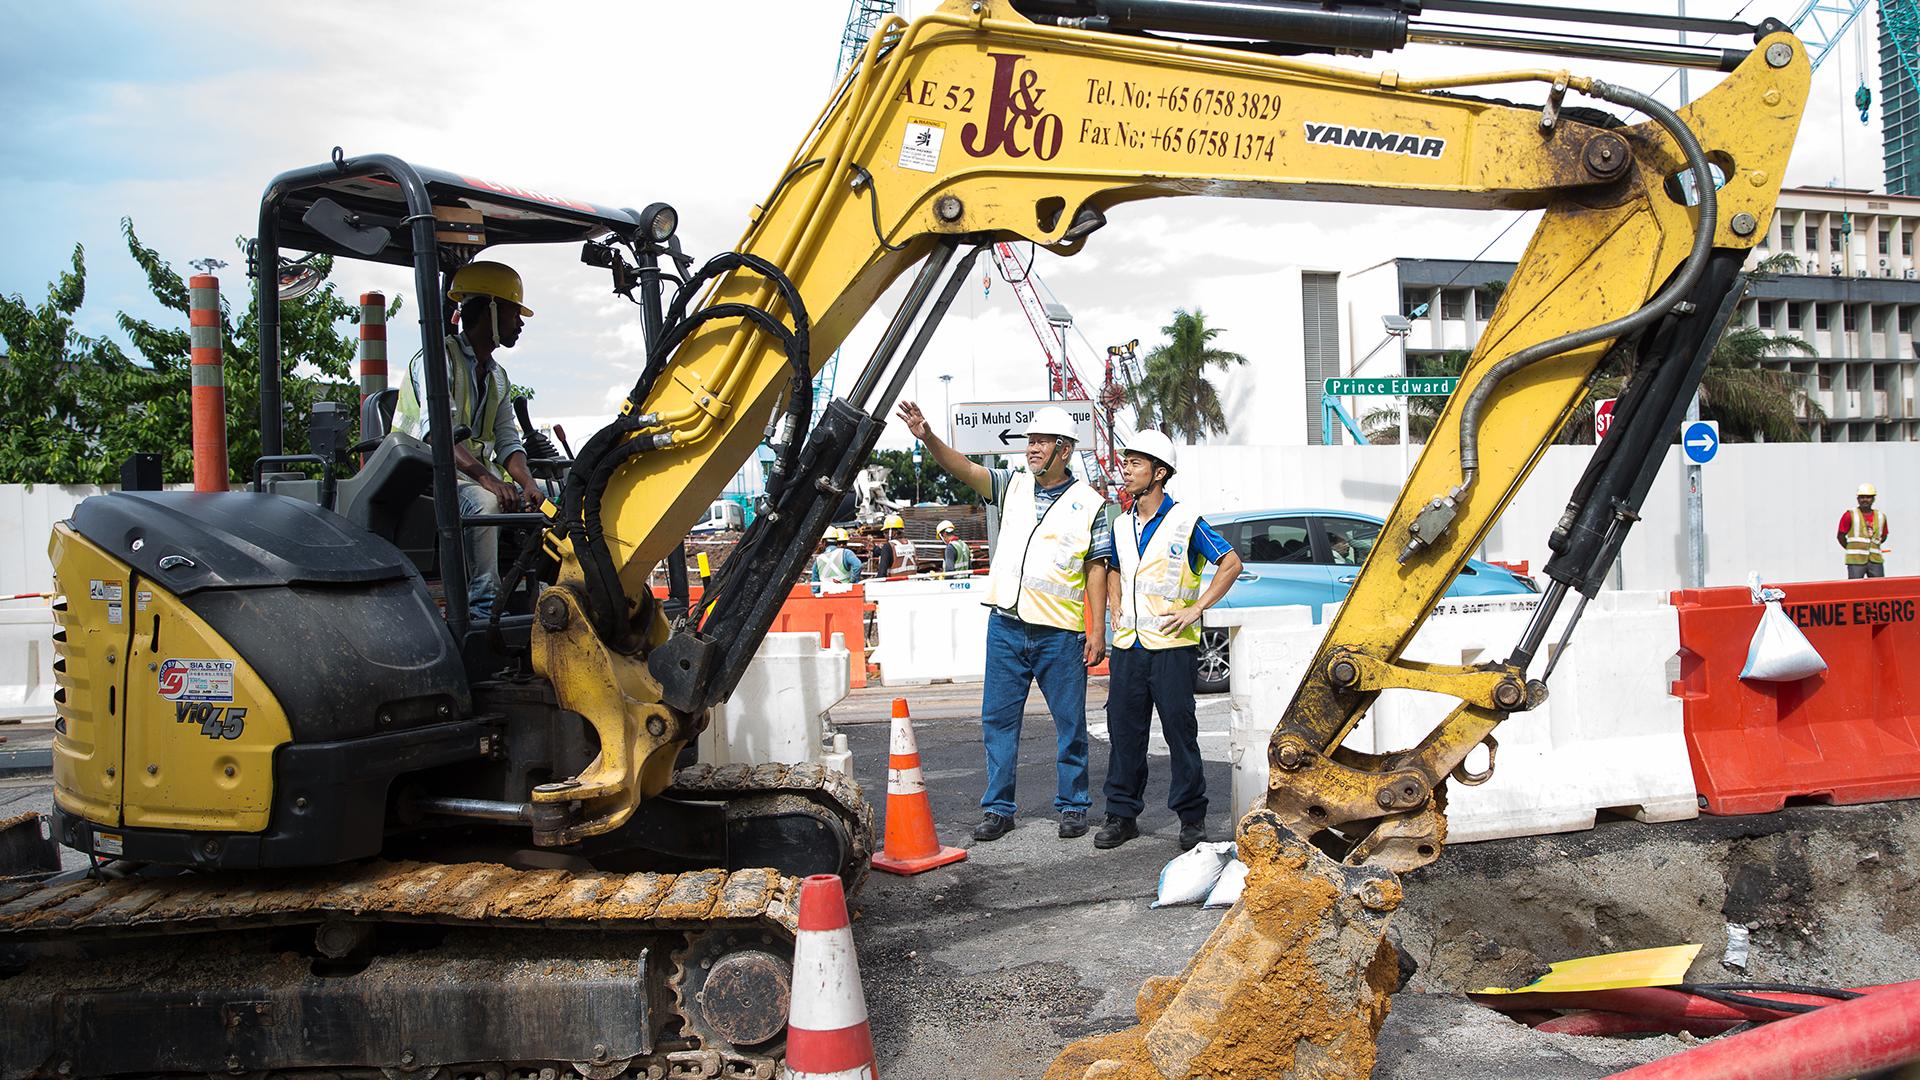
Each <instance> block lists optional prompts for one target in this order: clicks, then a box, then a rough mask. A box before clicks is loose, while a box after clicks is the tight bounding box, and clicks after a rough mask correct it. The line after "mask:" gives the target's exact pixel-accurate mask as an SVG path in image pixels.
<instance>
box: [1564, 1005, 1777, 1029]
mask: <svg viewBox="0 0 1920 1080" xmlns="http://www.w3.org/2000/svg"><path fill="white" fill-rule="evenodd" d="M1745 1022H1746V1021H1744V1020H1731V1019H1726V1020H1718V1019H1707V1018H1705V1017H1699V1016H1693V1017H1686V1016H1636V1015H1634V1014H1632V1013H1617V1012H1605V1011H1602V1010H1600V1009H1587V1010H1584V1011H1581V1012H1573V1013H1568V1014H1567V1015H1565V1016H1558V1017H1555V1018H1553V1019H1552V1020H1548V1021H1545V1022H1543V1023H1539V1024H1535V1025H1534V1026H1533V1027H1534V1030H1535V1031H1547V1032H1552V1033H1553V1034H1555V1035H1641V1034H1645V1033H1648V1032H1664V1033H1666V1034H1669V1035H1673V1034H1677V1033H1679V1032H1682V1031H1684V1032H1687V1033H1688V1034H1691V1035H1724V1034H1726V1033H1727V1032H1728V1031H1730V1030H1732V1029H1733V1028H1736V1027H1739V1026H1740V1025H1741V1024H1743V1023H1745Z"/></svg>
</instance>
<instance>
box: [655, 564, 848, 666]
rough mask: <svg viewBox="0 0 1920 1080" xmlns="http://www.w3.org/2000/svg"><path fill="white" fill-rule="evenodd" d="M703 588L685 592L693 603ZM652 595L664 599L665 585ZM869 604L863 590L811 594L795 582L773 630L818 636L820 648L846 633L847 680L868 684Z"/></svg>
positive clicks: (805, 587) (665, 594) (692, 588)
mask: <svg viewBox="0 0 1920 1080" xmlns="http://www.w3.org/2000/svg"><path fill="white" fill-rule="evenodd" d="M702 593H703V590H702V589H701V588H700V586H698V585H690V586H689V587H688V590H687V595H688V597H689V599H690V600H691V601H692V602H693V603H696V604H697V603H699V601H700V597H701V595H702ZM653 595H654V596H656V597H658V598H660V599H662V600H664V599H666V596H667V588H666V586H664V585H655V586H654V587H653ZM870 606H871V605H869V604H868V603H867V594H866V591H865V590H864V589H861V588H860V587H859V586H857V585H856V586H854V587H853V588H852V589H849V590H848V591H846V592H843V593H827V594H826V595H823V596H815V595H813V589H812V588H810V587H808V586H806V585H795V586H794V587H793V591H792V592H791V593H789V594H788V595H787V602H786V603H784V604H782V605H780V611H779V613H778V614H776V615H775V616H774V617H773V626H772V627H771V628H770V629H771V631H772V632H773V633H778V634H803V633H815V634H819V635H820V647H821V648H823V649H825V648H829V647H831V646H832V645H833V635H835V634H845V635H846V639H847V651H848V652H849V653H851V654H852V656H851V657H849V665H850V667H851V671H850V673H849V674H850V682H849V685H851V686H853V687H856V688H858V687H862V686H865V685H867V627H866V618H865V612H866V609H867V608H869V607H870Z"/></svg>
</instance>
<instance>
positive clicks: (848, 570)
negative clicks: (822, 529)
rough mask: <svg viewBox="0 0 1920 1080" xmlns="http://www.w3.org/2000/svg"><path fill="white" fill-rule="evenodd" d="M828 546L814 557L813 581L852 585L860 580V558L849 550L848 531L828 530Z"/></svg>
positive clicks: (839, 529) (840, 529)
mask: <svg viewBox="0 0 1920 1080" xmlns="http://www.w3.org/2000/svg"><path fill="white" fill-rule="evenodd" d="M826 540H827V546H826V548H825V550H823V551H821V552H820V554H818V555H815V556H814V557H813V580H814V581H816V582H820V583H822V584H832V585H851V584H853V583H854V582H856V581H859V580H860V556H858V555H855V554H854V553H853V552H851V551H848V550H847V530H845V529H842V528H837V527H836V528H831V529H828V530H827V537H826Z"/></svg>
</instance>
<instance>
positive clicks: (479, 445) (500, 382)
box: [394, 334, 510, 479]
mask: <svg viewBox="0 0 1920 1080" xmlns="http://www.w3.org/2000/svg"><path fill="white" fill-rule="evenodd" d="M446 350H447V369H448V373H449V374H450V375H451V377H452V381H453V386H452V389H453V417H452V419H453V426H454V427H459V426H461V425H462V424H464V425H466V426H467V427H468V428H469V429H470V434H469V436H468V438H467V440H466V442H464V443H462V444H461V445H463V446H465V447H466V448H467V452H468V453H470V454H472V455H473V456H474V458H475V459H476V460H477V461H479V462H480V464H482V465H484V466H486V467H487V469H488V470H489V471H491V472H492V473H493V474H494V475H495V476H498V477H500V478H502V479H505V478H506V475H507V472H506V470H505V469H504V468H502V467H501V465H500V463H499V462H497V461H495V460H494V453H493V435H494V431H493V426H494V419H495V418H496V417H498V416H499V415H500V405H501V403H502V402H504V401H506V399H507V387H508V386H509V385H510V383H509V382H508V379H507V373H506V371H505V369H503V368H502V367H501V366H500V365H499V364H498V363H495V364H493V365H492V366H491V367H489V368H488V369H487V378H486V386H485V387H484V388H483V389H482V390H481V391H480V392H479V393H476V392H475V388H474V385H473V370H472V368H471V366H470V365H469V364H468V363H467V348H466V343H465V342H464V341H462V340H460V336H459V335H458V334H448V335H447V340H446ZM424 355H425V354H424V353H416V354H415V355H414V357H413V362H412V364H410V365H409V366H408V369H407V381H406V382H404V383H402V384H401V385H400V400H399V401H398V402H397V403H396V404H395V407H394V413H395V417H396V421H395V426H396V427H404V428H405V429H406V430H407V431H408V432H409V433H410V434H413V435H415V436H417V437H419V438H422V439H424V438H426V437H427V418H426V408H425V403H424V401H422V399H421V397H420V395H421V394H423V393H425V392H426V387H425V386H424V385H422V380H424V379H425V378H426V376H425V375H424V374H422V373H421V371H420V361H421V358H422V357H423V356H424ZM476 406H477V408H476Z"/></svg>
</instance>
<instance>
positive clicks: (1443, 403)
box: [1360, 349, 1473, 444]
mask: <svg viewBox="0 0 1920 1080" xmlns="http://www.w3.org/2000/svg"><path fill="white" fill-rule="evenodd" d="M1472 358H1473V354H1472V353H1470V352H1467V351H1465V350H1463V349H1452V350H1449V351H1447V352H1443V353H1441V354H1439V355H1438V356H1414V357H1412V358H1411V359H1412V361H1413V364H1412V367H1413V371H1412V372H1411V374H1412V375H1414V376H1417V377H1419V378H1425V379H1434V378H1441V377H1447V378H1456V377H1458V376H1459V374H1460V373H1461V372H1463V371H1465V370H1466V369H1467V361H1468V360H1471V359H1472ZM1446 407H1447V399H1446V398H1443V397H1411V398H1408V399H1407V402H1406V408H1407V413H1408V417H1409V419H1408V422H1407V426H1408V427H1409V428H1410V429H1411V430H1412V431H1413V441H1414V442H1416V443H1425V442H1426V441H1427V438H1428V436H1430V435H1432V434H1433V425H1435V424H1437V423H1439V422H1440V413H1441V411H1442V410H1444V409H1445V408H1446ZM1360 430H1361V431H1363V432H1365V433H1366V436H1367V441H1368V442H1370V443H1375V444H1379V443H1397V442H1399V441H1400V406H1399V405H1388V406H1386V407H1384V408H1379V409H1369V410H1368V411H1367V412H1366V413H1365V414H1363V415H1362V416H1361V417H1360Z"/></svg>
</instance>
